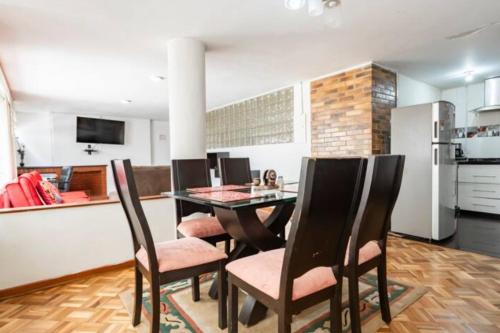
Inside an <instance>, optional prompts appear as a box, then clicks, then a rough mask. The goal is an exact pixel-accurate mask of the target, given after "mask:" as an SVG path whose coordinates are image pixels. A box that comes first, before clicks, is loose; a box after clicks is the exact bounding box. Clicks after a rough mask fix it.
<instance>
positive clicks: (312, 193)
mask: <svg viewBox="0 0 500 333" xmlns="http://www.w3.org/2000/svg"><path fill="white" fill-rule="evenodd" d="M365 169H366V159H363V158H337V159H330V158H328V159H311V158H304V159H303V160H302V169H301V176H300V186H299V193H298V198H297V205H296V209H295V212H294V215H293V217H292V228H291V230H290V234H289V240H288V241H287V246H286V250H285V259H284V263H283V270H282V272H281V287H280V288H281V289H280V298H282V297H283V298H286V299H287V298H289V297H291V293H292V289H293V280H294V279H295V278H297V277H299V276H301V275H303V274H304V273H305V272H307V271H309V270H311V269H313V268H315V267H320V266H326V267H332V269H333V270H334V273H335V275H336V277H337V278H340V277H339V276H340V275H341V274H342V270H343V267H344V266H343V265H344V256H345V251H346V247H347V241H348V238H349V235H350V232H351V228H352V224H353V221H354V217H355V214H356V210H357V205H358V203H359V198H360V195H361V187H362V184H363V178H364V173H365Z"/></svg>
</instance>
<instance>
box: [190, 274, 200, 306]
mask: <svg viewBox="0 0 500 333" xmlns="http://www.w3.org/2000/svg"><path fill="white" fill-rule="evenodd" d="M191 294H192V298H193V302H198V301H199V300H200V277H199V276H194V277H192V278H191Z"/></svg>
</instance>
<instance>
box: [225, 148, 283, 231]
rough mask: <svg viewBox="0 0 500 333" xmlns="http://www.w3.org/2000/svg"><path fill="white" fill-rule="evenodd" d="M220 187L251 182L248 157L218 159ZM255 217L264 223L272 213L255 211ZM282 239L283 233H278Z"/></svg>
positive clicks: (261, 210) (262, 210) (268, 210)
mask: <svg viewBox="0 0 500 333" xmlns="http://www.w3.org/2000/svg"><path fill="white" fill-rule="evenodd" d="M219 170H220V175H221V184H222V185H246V184H249V183H251V182H252V171H251V169H250V159H249V158H248V157H227V158H220V159H219ZM256 213H257V216H258V217H259V219H260V220H261V221H262V222H265V221H266V220H267V219H268V218H269V216H270V215H271V213H272V208H270V207H268V208H263V209H257V210H256ZM280 234H281V235H282V237H284V234H285V233H284V231H283V232H281V233H280Z"/></svg>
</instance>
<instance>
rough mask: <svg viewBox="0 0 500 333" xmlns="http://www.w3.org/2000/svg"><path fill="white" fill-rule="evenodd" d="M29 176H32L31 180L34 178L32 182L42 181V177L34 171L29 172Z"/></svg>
mask: <svg viewBox="0 0 500 333" xmlns="http://www.w3.org/2000/svg"><path fill="white" fill-rule="evenodd" d="M30 175H32V176H33V178H34V180H35V181H36V182H39V181H41V180H43V177H42V175H41V174H40V172H38V171H36V170H35V171H31V172H30Z"/></svg>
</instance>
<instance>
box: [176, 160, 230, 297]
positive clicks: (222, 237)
mask: <svg viewBox="0 0 500 333" xmlns="http://www.w3.org/2000/svg"><path fill="white" fill-rule="evenodd" d="M172 177H173V184H174V190H175V191H183V190H186V189H188V188H195V187H210V186H212V180H211V178H210V161H209V160H208V159H177V160H172ZM175 210H176V223H177V236H178V238H181V237H196V238H200V239H202V240H204V241H206V242H208V243H210V244H212V245H216V244H217V243H219V242H224V245H225V252H226V254H229V250H230V245H231V243H230V242H231V236H229V235H228V234H227V233H226V231H225V230H224V228H223V227H222V225H221V224H220V222H219V220H217V218H216V217H215V216H213V215H214V213H213V210H212V208H210V207H208V206H204V205H199V204H196V203H192V202H188V201H184V200H175ZM194 213H203V214H205V215H203V216H201V217H196V218H191V219H188V220H184V218H185V217H188V216H190V215H192V214H194ZM199 286H200V282H199V277H197V276H195V277H193V279H192V284H191V288H192V294H193V295H192V298H193V300H194V301H198V300H199V299H200V287H199Z"/></svg>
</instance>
